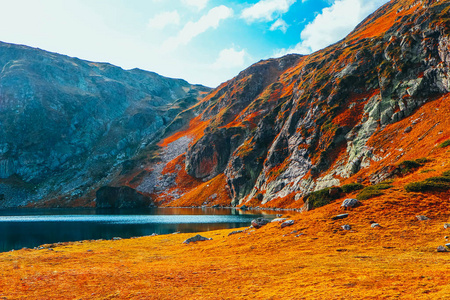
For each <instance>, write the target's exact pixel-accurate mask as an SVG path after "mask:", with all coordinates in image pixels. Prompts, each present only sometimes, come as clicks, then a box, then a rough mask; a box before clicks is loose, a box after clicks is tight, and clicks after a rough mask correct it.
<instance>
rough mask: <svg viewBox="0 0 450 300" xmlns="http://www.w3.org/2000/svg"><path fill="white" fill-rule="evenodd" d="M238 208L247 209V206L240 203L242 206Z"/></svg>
mask: <svg viewBox="0 0 450 300" xmlns="http://www.w3.org/2000/svg"><path fill="white" fill-rule="evenodd" d="M240 209H241V210H247V209H248V207H247V205H245V204H244V205H242V206H241V207H240Z"/></svg>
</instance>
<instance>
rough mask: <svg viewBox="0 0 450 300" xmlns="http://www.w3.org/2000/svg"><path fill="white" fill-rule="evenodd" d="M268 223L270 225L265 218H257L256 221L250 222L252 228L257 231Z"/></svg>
mask: <svg viewBox="0 0 450 300" xmlns="http://www.w3.org/2000/svg"><path fill="white" fill-rule="evenodd" d="M268 223H270V220H269V219H265V218H258V219H254V220H252V226H253V227H254V228H256V229H259V228H261V227H263V226H264V225H267V224H268Z"/></svg>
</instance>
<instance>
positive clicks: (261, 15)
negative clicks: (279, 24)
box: [241, 0, 297, 23]
mask: <svg viewBox="0 0 450 300" xmlns="http://www.w3.org/2000/svg"><path fill="white" fill-rule="evenodd" d="M296 1H297V0H261V1H259V2H258V3H256V4H254V5H252V6H250V7H248V8H246V9H244V10H243V11H242V14H241V17H242V18H243V19H245V20H246V21H247V22H249V23H252V22H257V21H273V20H274V19H276V18H277V17H279V16H281V15H282V14H284V13H286V12H287V11H288V10H289V8H290V7H291V5H292V4H294V3H295V2H296Z"/></svg>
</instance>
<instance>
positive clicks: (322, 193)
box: [307, 187, 342, 208]
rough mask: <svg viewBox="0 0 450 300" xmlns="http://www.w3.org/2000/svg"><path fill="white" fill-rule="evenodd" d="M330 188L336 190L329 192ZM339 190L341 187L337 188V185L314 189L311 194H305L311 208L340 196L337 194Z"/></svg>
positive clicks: (320, 205)
mask: <svg viewBox="0 0 450 300" xmlns="http://www.w3.org/2000/svg"><path fill="white" fill-rule="evenodd" d="M331 189H337V192H336V193H331V192H330V190H331ZM341 191H342V189H341V188H337V187H330V188H325V189H321V190H318V191H315V192H312V193H311V194H309V195H308V196H307V200H308V201H309V203H310V205H311V206H312V208H318V207H322V206H324V205H327V204H329V203H330V202H331V201H333V200H335V199H337V198H339V196H340V195H339V194H340V192H341Z"/></svg>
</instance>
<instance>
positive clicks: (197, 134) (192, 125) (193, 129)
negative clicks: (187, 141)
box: [158, 116, 209, 147]
mask: <svg viewBox="0 0 450 300" xmlns="http://www.w3.org/2000/svg"><path fill="white" fill-rule="evenodd" d="M208 124H209V122H208V121H202V120H201V116H198V117H195V118H194V119H192V120H191V121H190V122H189V127H188V128H187V129H185V130H182V131H177V132H176V133H174V134H173V135H171V136H169V137H167V138H165V139H164V140H163V141H162V142H160V143H158V146H160V147H167V146H168V145H169V144H170V143H172V142H174V141H176V140H178V139H179V138H181V137H184V136H187V137H191V138H193V143H195V142H196V141H197V140H198V139H200V138H201V137H202V136H203V131H204V130H205V128H206V127H207V126H208Z"/></svg>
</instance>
